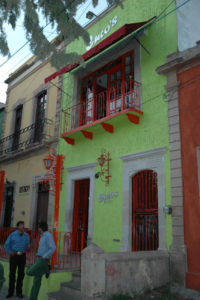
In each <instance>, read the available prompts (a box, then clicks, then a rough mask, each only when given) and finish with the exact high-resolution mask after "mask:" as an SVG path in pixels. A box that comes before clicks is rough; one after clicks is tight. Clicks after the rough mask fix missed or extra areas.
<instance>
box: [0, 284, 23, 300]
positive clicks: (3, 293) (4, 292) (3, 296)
mask: <svg viewBox="0 0 200 300" xmlns="http://www.w3.org/2000/svg"><path fill="white" fill-rule="evenodd" d="M7 293H8V289H7V288H5V287H3V288H2V290H1V291H0V299H1V300H7V298H6V295H7ZM9 299H12V300H19V298H17V297H13V298H9ZM23 299H24V300H28V298H25V297H24V298H23Z"/></svg>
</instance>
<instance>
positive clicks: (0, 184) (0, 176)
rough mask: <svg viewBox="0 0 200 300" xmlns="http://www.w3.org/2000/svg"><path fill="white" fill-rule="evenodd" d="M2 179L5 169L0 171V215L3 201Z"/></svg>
mask: <svg viewBox="0 0 200 300" xmlns="http://www.w3.org/2000/svg"><path fill="white" fill-rule="evenodd" d="M4 179H5V171H0V216H1V210H2V202H3V190H4Z"/></svg>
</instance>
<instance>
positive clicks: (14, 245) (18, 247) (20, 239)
mask: <svg viewBox="0 0 200 300" xmlns="http://www.w3.org/2000/svg"><path fill="white" fill-rule="evenodd" d="M29 245H30V238H29V235H28V234H27V233H26V232H24V222H23V221H19V222H17V230H16V231H14V232H12V233H11V234H10V235H9V237H8V239H7V241H6V243H5V245H4V248H5V250H6V252H7V253H8V254H10V274H9V288H8V295H7V297H6V298H11V297H12V296H13V295H14V291H15V274H16V269H17V268H18V278H17V286H16V294H17V297H19V298H23V294H22V286H23V280H24V269H25V265H26V251H27V249H28V247H29Z"/></svg>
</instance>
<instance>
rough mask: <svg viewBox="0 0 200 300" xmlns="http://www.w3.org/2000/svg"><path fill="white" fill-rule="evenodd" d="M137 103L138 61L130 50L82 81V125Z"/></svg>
mask: <svg viewBox="0 0 200 300" xmlns="http://www.w3.org/2000/svg"><path fill="white" fill-rule="evenodd" d="M133 100H134V61H133V51H130V52H128V53H126V54H124V55H122V56H121V57H119V58H117V59H116V60H114V61H111V62H110V63H108V64H107V65H105V66H103V67H102V68H101V69H99V70H97V71H95V72H93V73H91V74H90V75H89V76H87V77H85V78H84V79H83V80H82V95H81V106H80V119H81V122H80V125H85V124H88V123H90V122H94V121H96V120H100V119H103V118H105V117H106V116H108V115H110V114H115V113H118V112H120V111H121V110H123V109H124V108H131V107H134V103H133ZM131 101H132V102H131Z"/></svg>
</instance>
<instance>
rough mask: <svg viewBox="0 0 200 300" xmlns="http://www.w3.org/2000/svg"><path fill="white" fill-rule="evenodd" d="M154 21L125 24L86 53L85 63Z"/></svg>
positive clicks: (65, 69)
mask: <svg viewBox="0 0 200 300" xmlns="http://www.w3.org/2000/svg"><path fill="white" fill-rule="evenodd" d="M151 20H152V19H150V20H148V21H146V22H140V23H132V24H125V25H124V26H122V27H121V28H119V29H118V30H116V31H115V32H113V33H112V34H111V35H109V36H108V37H107V38H106V39H104V40H103V41H102V42H100V43H99V44H98V45H96V46H94V47H93V48H92V49H90V50H89V51H87V52H85V53H84V54H83V55H82V58H83V60H84V61H87V60H88V59H90V58H92V57H93V56H95V55H97V54H98V53H100V52H101V51H103V50H105V49H106V48H108V47H109V46H111V45H112V44H113V43H116V42H117V41H119V40H121V39H122V38H123V37H125V36H126V35H128V34H129V33H131V32H134V31H135V30H137V29H139V28H140V27H142V26H143V25H145V24H147V23H149V22H150V21H151ZM78 65H79V63H78V62H77V63H75V64H72V65H71V64H69V65H67V66H65V67H64V68H62V69H61V70H60V71H58V72H55V73H53V74H51V75H50V76H48V77H47V78H45V80H44V82H45V83H47V82H49V81H51V80H52V79H54V78H56V77H57V76H59V75H62V74H64V73H67V72H70V71H71V70H73V69H75V68H76V67H77V66H78Z"/></svg>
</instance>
